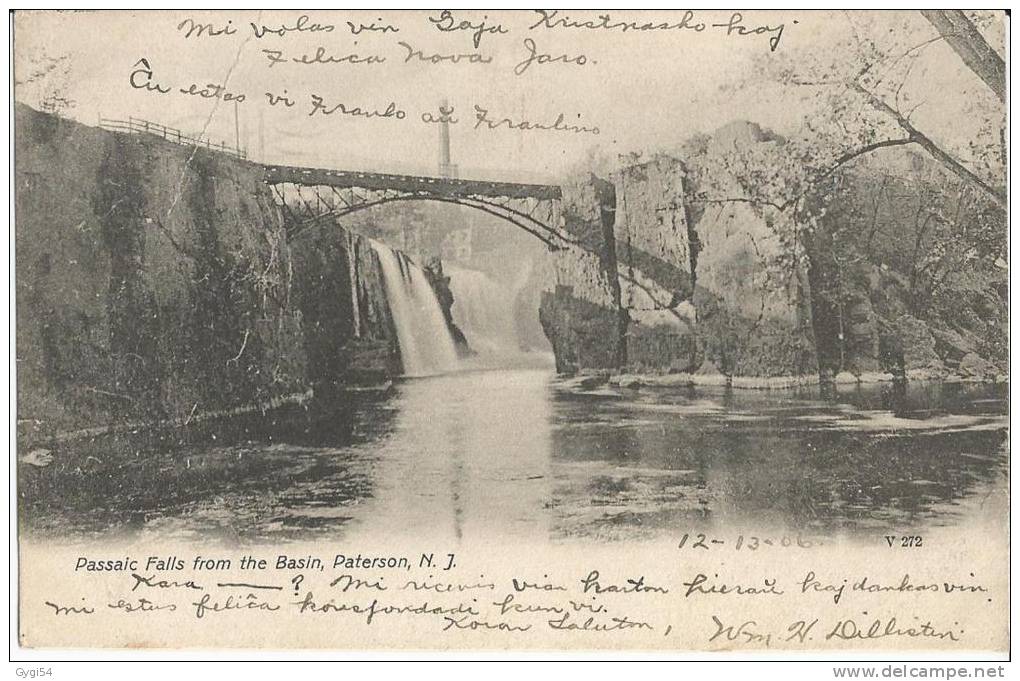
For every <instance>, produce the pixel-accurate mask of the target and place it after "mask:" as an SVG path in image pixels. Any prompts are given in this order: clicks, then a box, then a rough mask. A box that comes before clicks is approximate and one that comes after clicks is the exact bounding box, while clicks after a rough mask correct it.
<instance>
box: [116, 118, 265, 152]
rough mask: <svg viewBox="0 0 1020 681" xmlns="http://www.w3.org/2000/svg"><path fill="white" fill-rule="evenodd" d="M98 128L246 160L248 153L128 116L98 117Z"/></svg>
mask: <svg viewBox="0 0 1020 681" xmlns="http://www.w3.org/2000/svg"><path fill="white" fill-rule="evenodd" d="M99 127H100V128H104V129H106V130H113V131H116V132H132V133H148V134H150V135H156V136H158V137H162V138H163V139H165V140H169V141H171V142H176V143H177V144H184V145H187V146H192V147H205V148H206V149H215V150H217V151H222V152H224V153H227V154H230V155H232V156H237V157H238V158H243V159H247V158H248V152H247V150H245V149H238V148H237V147H232V146H229V145H228V144H227V143H226V142H219V143H217V142H213V141H211V140H210V139H208V138H206V137H191V136H190V135H187V134H185V133H183V132H181V131H180V130H178V129H177V128H171V127H169V126H166V125H163V124H161V123H154V122H152V121H147V120H145V119H142V118H134V117H132V116H128V118H127V120H120V119H115V118H102V117H100V119H99Z"/></svg>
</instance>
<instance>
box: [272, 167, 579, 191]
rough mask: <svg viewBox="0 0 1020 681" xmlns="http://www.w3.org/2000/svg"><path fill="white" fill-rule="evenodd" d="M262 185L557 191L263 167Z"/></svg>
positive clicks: (551, 187) (538, 186) (530, 186)
mask: <svg viewBox="0 0 1020 681" xmlns="http://www.w3.org/2000/svg"><path fill="white" fill-rule="evenodd" d="M266 182H267V183H269V184H280V183H283V182H289V183H292V184H302V185H307V186H316V185H319V186H328V187H356V188H360V189H378V190H386V189H396V190H400V191H408V192H422V193H424V194H431V195H434V196H451V197H455V196H491V197H501V198H513V199H523V198H532V199H559V198H560V188H559V187H557V186H555V185H547V184H520V183H517V182H487V181H484V180H461V179H452V178H445V177H426V176H422V175H391V174H389V173H366V172H356V171H348V170H325V169H322V168H298V167H293V166H266Z"/></svg>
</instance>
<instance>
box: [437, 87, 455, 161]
mask: <svg viewBox="0 0 1020 681" xmlns="http://www.w3.org/2000/svg"><path fill="white" fill-rule="evenodd" d="M449 108H450V105H449V103H448V101H447V100H446V98H443V101H442V102H440V103H439V109H440V113H442V111H443V110H444V109H446V110H448V109H449ZM439 176H440V177H453V176H454V172H453V167H452V166H451V165H450V124H449V122H447V121H446V120H445V119H444V120H443V122H442V123H440V124H439Z"/></svg>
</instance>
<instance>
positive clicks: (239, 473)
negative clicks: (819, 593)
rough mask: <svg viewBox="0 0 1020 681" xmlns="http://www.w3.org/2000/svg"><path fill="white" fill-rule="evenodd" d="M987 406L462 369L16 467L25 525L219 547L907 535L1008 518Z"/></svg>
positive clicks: (82, 447) (77, 447)
mask: <svg viewBox="0 0 1020 681" xmlns="http://www.w3.org/2000/svg"><path fill="white" fill-rule="evenodd" d="M333 412H335V413H333ZM1006 414H1007V387H1006V386H986V385H967V384H944V385H940V384H912V385H910V386H909V387H908V388H906V389H899V388H897V387H896V386H893V385H891V384H879V385H872V386H862V387H858V386H852V387H843V388H842V391H841V393H840V394H839V395H838V396H835V397H828V398H825V399H823V398H822V397H821V396H820V395H819V394H818V392H817V389H815V390H814V391H812V390H803V391H749V390H727V389H724V388H700V387H699V388H649V387H645V388H641V389H633V388H615V387H612V386H609V385H601V386H595V387H590V386H589V387H583V386H582V385H578V383H577V382H576V381H567V380H563V379H560V378H557V377H556V376H555V375H554V374H553V373H552V372H551V371H550V370H548V369H510V370H497V371H465V372H459V373H452V374H446V375H441V376H431V377H424V378H408V379H402V380H398V381H395V382H394V383H393V385H392V386H391V387H390V388H389V389H387V390H380V391H359V392H352V393H351V394H350V396H349V398H348V399H347V400H346V401H345V402H344V403H343V404H337V405H333V406H329V405H327V406H326V407H324V417H323V418H320V419H319V420H318V421H316V422H314V423H313V424H312V425H311V426H306V427H304V428H303V429H295V428H293V427H290V426H288V425H287V423H288V419H286V418H283V419H281V420H280V421H279V422H277V423H276V424H273V423H268V425H266V424H265V423H263V424H262V425H263V426H265V427H263V428H260V429H257V430H256V429H252V428H250V427H247V426H246V427H245V428H240V427H238V426H231V425H228V424H220V425H217V424H210V425H208V426H207V427H205V428H204V429H203V430H202V431H201V432H198V431H196V432H194V433H192V434H191V435H190V436H188V437H187V438H183V437H180V436H178V435H168V434H165V433H164V434H161V435H159V436H158V437H157V436H156V435H151V436H145V435H143V434H137V435H134V436H131V437H129V438H128V439H124V438H117V439H114V438H105V439H100V440H96V441H93V442H91V443H87V444H83V443H76V444H68V445H63V446H61V447H58V448H57V449H55V450H54V452H53V461H52V463H50V464H49V465H47V466H44V467H38V466H32V465H25V464H22V465H21V466H20V467H19V472H20V475H21V484H20V486H19V490H20V491H19V494H20V496H21V500H20V502H21V507H22V512H23V513H22V528H23V529H24V530H26V531H29V532H31V533H33V534H40V535H50V536H52V535H71V536H75V537H79V538H82V537H98V536H103V537H110V538H114V537H133V538H138V539H142V538H157V539H158V538H175V539H202V540H208V539H210V538H213V537H216V538H219V539H220V540H222V541H223V542H224V543H226V544H255V543H263V542H278V541H298V540H309V539H313V540H315V539H318V538H342V539H345V540H346V539H351V540H354V539H357V538H358V537H367V536H375V537H380V536H394V537H397V536H400V537H421V536H430V537H438V538H446V539H451V540H464V541H472V540H476V539H482V538H484V539H489V540H491V539H493V538H500V537H505V538H506V539H507V540H512V539H513V538H515V537H520V538H528V539H531V540H543V539H547V540H550V541H554V542H556V541H569V540H571V539H574V538H578V539H584V540H598V541H608V542H616V541H626V540H630V539H646V538H647V539H654V538H662V537H666V536H674V537H679V536H682V534H684V533H689V532H699V531H700V532H704V531H708V530H712V529H721V528H728V527H748V526H749V527H772V528H778V529H779V530H782V531H784V532H789V533H791V535H792V534H799V533H818V534H825V535H830V536H831V535H834V534H843V535H847V536H851V537H853V536H856V535H860V534H870V535H874V534H881V533H882V532H883V531H886V530H890V531H895V532H897V533H899V532H903V531H906V530H907V529H909V528H914V529H917V530H919V531H921V530H924V529H926V528H933V527H947V526H948V527H952V526H957V525H963V524H969V523H981V522H986V521H989V520H991V521H998V520H1001V519H1002V518H1005V515H1003V514H1005V513H1006V503H1007V502H1006V499H1007V496H1006V495H1007V491H1006V490H1007V470H1008V444H1007V416H1006ZM290 420H294V419H290ZM298 420H300V419H298ZM324 424H325V425H324ZM999 515H1001V516H1002V518H999V517H998V516H999Z"/></svg>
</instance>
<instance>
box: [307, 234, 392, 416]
mask: <svg viewBox="0 0 1020 681" xmlns="http://www.w3.org/2000/svg"><path fill="white" fill-rule="evenodd" d="M291 252H292V259H293V263H294V271H295V275H294V281H295V284H294V299H295V302H296V304H297V307H298V308H299V309H300V310H301V315H302V331H303V346H304V353H305V356H306V357H307V358H308V359H307V361H308V364H309V366H312V367H315V370H314V371H313V372H311V373H310V374H309V380H310V383H311V385H312V389H313V390H314V392H315V395H316V396H317V397H319V398H323V399H329V397H330V396H334V395H336V394H337V393H338V392H339V391H341V390H343V388H344V386H346V385H349V384H352V383H355V384H357V383H377V382H380V381H382V380H384V379H386V378H387V377H389V376H393V375H396V374H399V373H400V370H401V364H400V346H399V344H398V343H397V335H396V330H395V328H394V326H393V318H392V315H391V313H390V307H389V302H388V301H387V299H386V285H385V282H384V280H383V275H382V268H381V265H380V264H379V257H378V255H377V254H376V252H375V250H373V248H372V246H371V244H370V243H369V241H368V239H366V238H364V237H362V236H359V235H357V234H355V233H354V232H351V231H349V230H347V229H344V228H343V227H341V226H340V225H338V224H336V223H335V222H333V223H327V224H320V225H317V226H316V227H314V228H312V229H310V230H306V231H304V232H302V233H300V234H299V235H297V236H296V237H295V238H294V239H293V240H292V241H291Z"/></svg>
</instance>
